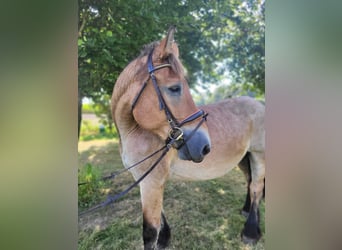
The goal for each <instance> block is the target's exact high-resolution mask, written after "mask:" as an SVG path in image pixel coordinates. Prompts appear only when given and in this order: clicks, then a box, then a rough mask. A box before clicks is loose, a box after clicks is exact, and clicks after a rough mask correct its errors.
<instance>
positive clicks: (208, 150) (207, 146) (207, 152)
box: [202, 144, 210, 155]
mask: <svg viewBox="0 0 342 250" xmlns="http://www.w3.org/2000/svg"><path fill="white" fill-rule="evenodd" d="M209 152H210V146H209V145H208V144H207V145H205V146H204V148H203V150H202V154H203V155H207V154H209Z"/></svg>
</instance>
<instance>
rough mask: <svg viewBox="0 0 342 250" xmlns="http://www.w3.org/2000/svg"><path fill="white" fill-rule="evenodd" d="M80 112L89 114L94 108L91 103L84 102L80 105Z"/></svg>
mask: <svg viewBox="0 0 342 250" xmlns="http://www.w3.org/2000/svg"><path fill="white" fill-rule="evenodd" d="M82 113H86V114H91V113H94V108H93V104H92V103H85V104H83V105H82Z"/></svg>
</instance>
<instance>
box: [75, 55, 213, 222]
mask: <svg viewBox="0 0 342 250" xmlns="http://www.w3.org/2000/svg"><path fill="white" fill-rule="evenodd" d="M152 54H153V50H152V51H151V52H150V54H149V55H148V72H149V75H150V76H149V79H150V78H151V80H152V83H153V86H154V89H155V91H156V93H157V96H158V100H159V107H160V110H162V109H163V110H164V112H165V115H166V118H167V121H168V123H169V125H170V127H171V128H170V131H169V136H168V138H167V139H166V141H165V145H164V146H163V147H162V148H160V149H158V150H157V151H155V152H153V153H152V154H150V155H148V156H146V157H145V158H144V159H142V160H141V161H139V162H137V163H135V164H133V165H132V166H130V167H128V168H125V169H124V170H122V171H120V172H118V173H113V174H111V175H109V176H105V177H103V178H102V180H108V179H111V178H114V177H115V176H117V175H119V174H122V173H123V172H126V171H128V170H129V169H132V168H134V167H136V166H138V165H139V164H141V163H143V162H144V161H146V160H147V159H149V158H151V157H152V156H154V155H156V154H158V153H159V152H162V153H161V155H160V156H159V158H158V159H157V160H156V161H155V162H154V163H153V164H152V166H151V167H150V168H149V169H148V170H147V171H146V172H145V173H144V174H143V175H142V176H141V177H140V178H139V179H138V180H136V181H135V182H134V183H133V184H132V185H130V186H129V187H127V188H126V189H125V190H124V191H122V192H120V193H118V194H116V195H114V196H108V197H107V199H106V201H104V202H102V203H100V204H98V205H96V206H94V207H91V208H90V209H88V210H85V211H83V212H81V213H79V216H82V215H84V214H87V213H90V212H93V211H95V210H97V209H99V208H102V207H105V206H107V205H109V204H111V203H113V202H115V201H116V200H118V199H120V198H121V197H122V196H124V195H125V194H127V193H128V192H129V191H130V190H131V189H133V188H134V187H135V186H137V185H138V184H139V183H140V182H141V181H142V180H143V179H145V177H146V176H147V175H148V174H150V173H151V172H152V170H153V169H154V168H155V167H156V166H157V165H158V164H159V163H160V162H161V160H162V159H163V158H164V157H165V155H166V154H167V153H168V152H169V150H170V149H171V147H173V148H175V149H180V148H181V147H182V146H183V145H184V144H185V143H186V142H187V141H189V140H190V139H191V137H192V136H193V135H194V134H195V132H196V131H197V130H198V129H199V127H200V126H201V125H202V124H203V122H204V121H206V119H207V116H208V113H205V112H204V111H203V110H202V109H200V110H198V111H196V112H195V113H193V114H191V115H189V116H188V117H187V118H185V119H184V120H183V121H181V122H178V121H177V120H176V119H175V117H174V116H173V114H172V112H171V110H170V109H169V108H168V107H167V105H166V103H165V100H164V98H163V96H162V94H161V91H160V89H159V86H158V84H157V79H156V77H155V75H154V71H157V70H159V69H162V68H165V67H171V64H169V63H166V64H162V65H159V66H156V67H154V66H153V62H152ZM149 79H148V80H149ZM148 80H147V81H146V82H144V84H143V86H142V88H141V90H140V91H139V93H138V94H137V95H136V97H135V98H134V100H133V103H132V110H133V109H134V107H135V106H136V104H137V102H138V100H139V98H140V96H141V94H142V92H143V91H144V89H145V88H146V86H147V82H148ZM200 117H201V120H200V121H199V122H198V124H197V125H196V127H195V128H194V129H193V130H192V131H191V133H190V134H189V136H188V137H187V138H186V139H184V137H183V134H184V133H183V130H182V129H181V127H182V126H183V125H184V124H186V123H189V122H192V121H194V120H196V119H198V118H200ZM87 183H89V182H83V183H79V184H78V185H79V186H80V185H84V184H87Z"/></svg>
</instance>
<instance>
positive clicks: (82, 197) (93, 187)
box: [78, 163, 104, 209]
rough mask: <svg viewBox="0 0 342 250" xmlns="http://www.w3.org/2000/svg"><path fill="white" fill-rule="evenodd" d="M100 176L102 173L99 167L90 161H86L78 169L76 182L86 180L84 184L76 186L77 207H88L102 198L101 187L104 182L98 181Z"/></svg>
mask: <svg viewBox="0 0 342 250" xmlns="http://www.w3.org/2000/svg"><path fill="white" fill-rule="evenodd" d="M101 177H102V173H101V171H100V170H99V168H96V167H94V166H93V165H92V164H90V163H87V164H86V165H85V166H84V167H83V168H81V170H79V172H78V182H79V183H83V182H86V184H84V185H81V186H78V206H79V208H81V209H82V208H88V207H90V206H92V205H94V204H96V203H97V202H99V201H100V200H101V199H103V193H102V192H101V188H103V187H104V183H103V182H102V181H100V178H101Z"/></svg>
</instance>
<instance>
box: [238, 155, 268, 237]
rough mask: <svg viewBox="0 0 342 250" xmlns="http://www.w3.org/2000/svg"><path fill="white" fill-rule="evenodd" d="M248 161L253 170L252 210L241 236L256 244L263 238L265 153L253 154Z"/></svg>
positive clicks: (250, 194)
mask: <svg viewBox="0 0 342 250" xmlns="http://www.w3.org/2000/svg"><path fill="white" fill-rule="evenodd" d="M248 159H249V163H250V168H251V182H250V185H249V196H250V209H249V214H248V218H247V221H246V223H245V226H244V229H243V230H242V233H241V236H242V240H243V242H245V243H256V242H257V241H258V240H259V239H260V237H261V230H260V227H259V223H260V218H259V203H260V201H261V199H262V197H263V190H264V179H265V159H264V153H259V152H251V153H249V154H248Z"/></svg>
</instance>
